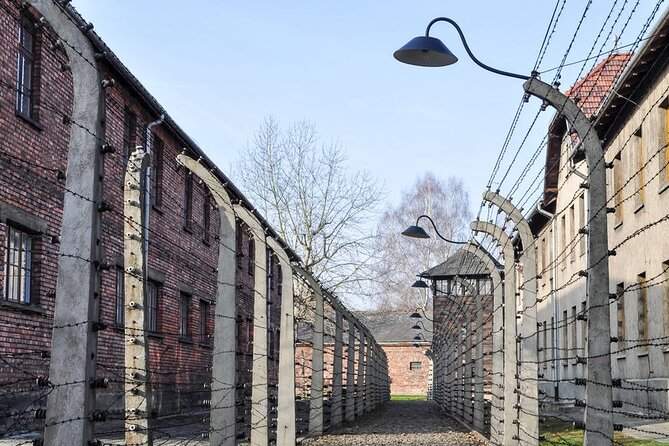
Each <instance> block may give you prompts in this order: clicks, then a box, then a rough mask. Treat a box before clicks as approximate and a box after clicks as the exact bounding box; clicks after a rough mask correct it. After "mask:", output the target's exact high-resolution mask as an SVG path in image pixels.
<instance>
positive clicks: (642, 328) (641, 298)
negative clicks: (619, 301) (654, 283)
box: [636, 273, 648, 341]
mask: <svg viewBox="0 0 669 446" xmlns="http://www.w3.org/2000/svg"><path fill="white" fill-rule="evenodd" d="M636 283H637V285H638V286H639V291H638V293H637V298H638V300H637V313H638V319H637V327H638V333H639V341H647V340H648V284H647V283H646V273H643V274H639V275H638V276H637V279H636Z"/></svg>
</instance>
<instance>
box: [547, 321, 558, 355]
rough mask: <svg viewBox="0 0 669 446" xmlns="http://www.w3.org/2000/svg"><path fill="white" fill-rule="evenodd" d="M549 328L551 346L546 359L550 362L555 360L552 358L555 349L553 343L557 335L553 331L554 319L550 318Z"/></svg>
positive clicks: (554, 327)
mask: <svg viewBox="0 0 669 446" xmlns="http://www.w3.org/2000/svg"><path fill="white" fill-rule="evenodd" d="M550 328H551V345H550V350H549V353H548V358H550V360H551V361H552V360H553V359H556V358H553V349H554V348H555V341H556V339H555V337H556V335H557V332H556V331H555V329H556V328H557V327H556V326H555V318H553V317H551V327H550ZM551 367H552V366H551Z"/></svg>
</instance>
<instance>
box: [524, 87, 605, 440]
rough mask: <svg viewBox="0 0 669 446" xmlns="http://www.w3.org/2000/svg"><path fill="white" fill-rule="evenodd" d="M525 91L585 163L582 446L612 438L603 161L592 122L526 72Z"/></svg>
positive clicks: (552, 89)
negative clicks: (560, 126)
mask: <svg viewBox="0 0 669 446" xmlns="http://www.w3.org/2000/svg"><path fill="white" fill-rule="evenodd" d="M523 88H524V89H525V91H526V92H527V93H529V94H531V95H533V96H536V97H538V98H540V99H542V100H544V101H546V102H548V103H549V104H550V105H551V106H553V107H554V108H555V109H556V110H557V111H558V113H560V114H562V115H563V116H564V117H565V119H566V120H567V121H568V122H569V124H571V126H572V128H573V129H574V130H575V131H576V133H577V134H578V137H579V139H580V141H581V146H580V147H581V149H582V151H583V152H584V153H585V160H586V163H587V166H588V183H587V184H588V194H587V195H588V218H587V221H588V253H589V256H588V265H587V270H586V274H587V300H588V302H587V311H588V314H587V316H588V317H587V322H586V324H587V338H588V343H587V358H588V360H587V364H586V373H585V381H586V386H585V401H586V407H585V416H584V421H585V434H584V442H585V444H586V445H588V446H595V445H597V446H599V445H608V444H610V443H611V439H612V438H613V417H612V416H611V414H610V413H609V412H608V409H609V408H610V407H611V404H612V399H613V390H612V385H611V343H610V341H611V314H610V308H609V304H610V302H609V286H610V285H609V246H608V227H607V210H606V206H607V197H606V163H605V159H604V150H603V149H602V144H601V141H600V139H599V136H598V135H597V132H596V131H595V128H594V126H593V124H592V122H591V121H590V120H589V119H588V118H587V116H585V114H584V113H583V111H582V110H581V109H580V108H579V106H578V105H576V103H575V102H574V101H573V100H571V99H569V98H568V97H567V96H565V95H564V94H562V93H560V91H559V90H558V89H557V88H553V86H551V85H549V84H547V83H545V82H542V81H540V80H539V79H536V78H532V79H530V80H528V81H527V82H525V84H523Z"/></svg>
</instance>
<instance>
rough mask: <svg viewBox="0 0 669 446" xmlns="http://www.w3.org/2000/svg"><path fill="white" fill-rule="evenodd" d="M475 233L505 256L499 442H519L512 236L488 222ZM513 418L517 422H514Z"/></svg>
mask: <svg viewBox="0 0 669 446" xmlns="http://www.w3.org/2000/svg"><path fill="white" fill-rule="evenodd" d="M471 227H472V230H473V231H474V232H482V233H485V234H488V235H490V236H491V237H492V238H493V239H495V240H497V242H498V243H499V244H500V246H501V248H502V254H503V257H504V377H503V383H504V416H503V420H504V422H503V425H504V428H503V441H502V443H501V444H503V445H505V446H507V445H517V444H518V427H517V424H516V423H517V422H518V421H517V415H518V414H517V410H516V407H517V404H518V398H517V393H516V392H517V388H516V362H517V350H516V297H515V296H516V281H515V277H516V275H515V266H514V265H515V255H514V251H513V245H512V244H511V239H510V238H509V236H508V235H507V233H506V232H504V230H503V229H502V228H500V227H499V226H496V225H494V224H492V223H489V222H483V221H475V222H473V223H472V224H471ZM514 421H515V422H516V423H514Z"/></svg>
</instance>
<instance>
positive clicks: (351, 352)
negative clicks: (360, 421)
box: [344, 316, 355, 421]
mask: <svg viewBox="0 0 669 446" xmlns="http://www.w3.org/2000/svg"><path fill="white" fill-rule="evenodd" d="M347 322H348V345H347V347H346V351H347V353H346V411H345V416H344V419H345V421H353V420H354V419H355V325H354V323H353V320H352V318H351V317H350V316H349V317H348V318H347Z"/></svg>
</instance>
